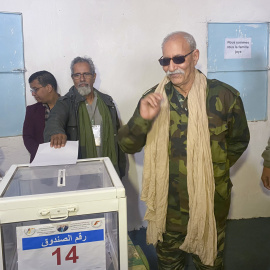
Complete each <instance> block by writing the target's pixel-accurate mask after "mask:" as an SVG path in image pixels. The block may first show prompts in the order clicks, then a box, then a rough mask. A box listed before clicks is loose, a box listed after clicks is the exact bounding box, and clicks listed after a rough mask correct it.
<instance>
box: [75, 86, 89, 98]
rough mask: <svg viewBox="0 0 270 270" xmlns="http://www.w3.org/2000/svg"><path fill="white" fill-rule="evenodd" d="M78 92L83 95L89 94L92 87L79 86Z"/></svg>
mask: <svg viewBox="0 0 270 270" xmlns="http://www.w3.org/2000/svg"><path fill="white" fill-rule="evenodd" d="M77 90H78V92H79V94H80V95H82V96H87V95H89V94H90V93H91V91H92V89H91V87H90V86H81V87H78V88H77Z"/></svg>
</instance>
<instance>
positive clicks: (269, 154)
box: [262, 138, 270, 168]
mask: <svg viewBox="0 0 270 270" xmlns="http://www.w3.org/2000/svg"><path fill="white" fill-rule="evenodd" d="M262 157H263V159H264V162H263V166H264V167H267V168H270V138H269V140H268V145H267V146H266V148H265V150H264V151H263V153H262Z"/></svg>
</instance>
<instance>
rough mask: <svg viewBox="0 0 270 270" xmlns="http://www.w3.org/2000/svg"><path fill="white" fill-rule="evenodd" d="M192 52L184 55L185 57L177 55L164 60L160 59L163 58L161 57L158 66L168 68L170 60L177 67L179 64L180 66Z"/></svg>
mask: <svg viewBox="0 0 270 270" xmlns="http://www.w3.org/2000/svg"><path fill="white" fill-rule="evenodd" d="M193 52H194V50H192V51H191V52H190V53H188V54H186V55H177V56H174V57H173V58H169V57H165V58H162V57H163V56H161V57H160V58H159V59H158V61H159V63H160V65H162V66H168V65H169V64H170V62H171V60H173V62H174V63H175V64H177V65H179V64H182V63H184V62H185V60H186V59H185V58H186V57H187V56H188V55H190V54H191V53H193Z"/></svg>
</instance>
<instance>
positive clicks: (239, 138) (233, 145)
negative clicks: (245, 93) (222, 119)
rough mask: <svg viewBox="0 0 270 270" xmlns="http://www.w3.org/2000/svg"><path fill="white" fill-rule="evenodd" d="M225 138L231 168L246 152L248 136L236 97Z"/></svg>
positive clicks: (239, 103)
mask: <svg viewBox="0 0 270 270" xmlns="http://www.w3.org/2000/svg"><path fill="white" fill-rule="evenodd" d="M228 129H229V133H228V137H227V146H228V149H227V153H228V159H229V161H230V166H232V165H233V164H234V163H235V162H236V161H237V160H238V159H239V158H240V156H241V155H242V154H243V152H244V151H245V150H246V148H247V146H248V143H249V139H250V135H249V128H248V124H247V119H246V114H245V110H244V106H243V102H242V100H241V98H240V96H238V97H237V98H236V101H235V103H234V105H233V108H232V121H230V123H229V126H228Z"/></svg>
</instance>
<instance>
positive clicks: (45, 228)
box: [0, 158, 128, 270]
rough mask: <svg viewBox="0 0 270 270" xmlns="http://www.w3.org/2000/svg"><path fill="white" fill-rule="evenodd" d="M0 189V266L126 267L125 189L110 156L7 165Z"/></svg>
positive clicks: (27, 268) (13, 269)
mask: <svg viewBox="0 0 270 270" xmlns="http://www.w3.org/2000/svg"><path fill="white" fill-rule="evenodd" d="M0 194H1V198H0V228H1V234H0V241H1V245H0V248H1V252H0V260H1V261H0V269H5V270H17V269H18V270H32V269H33V270H37V269H39V270H42V269H46V270H48V269H50V270H53V269H59V270H60V269H65V270H69V269H70V270H71V269H72V270H76V269H78V270H84V269H85V270H88V269H89V270H92V269H93V270H94V269H97V270H103V269H105V270H127V269H128V250H127V213H126V211H127V210H126V195H125V189H124V187H123V185H122V182H121V180H120V179H119V177H118V175H117V173H116V171H115V169H114V167H113V165H112V163H111V161H110V159H109V158H98V159H84V160H78V162H77V164H74V165H54V166H44V167H30V166H29V164H24V165H12V166H11V168H10V169H9V170H8V172H7V173H6V175H5V177H4V178H3V180H2V181H1V182H0Z"/></svg>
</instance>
